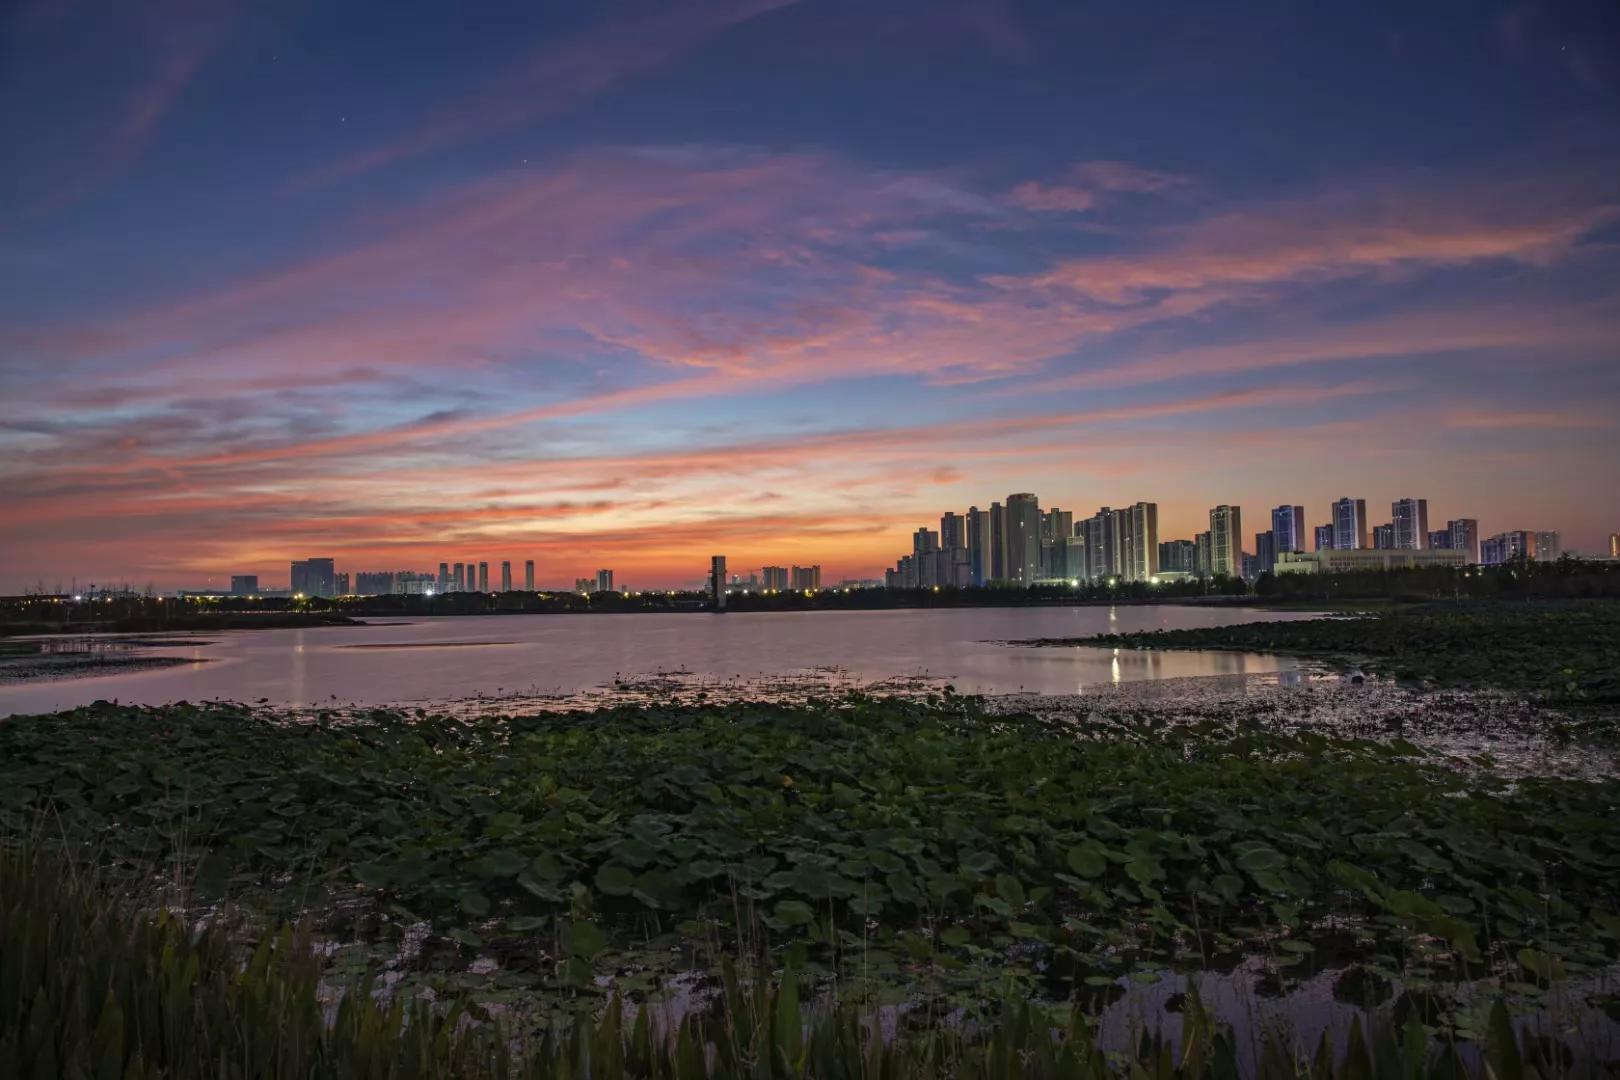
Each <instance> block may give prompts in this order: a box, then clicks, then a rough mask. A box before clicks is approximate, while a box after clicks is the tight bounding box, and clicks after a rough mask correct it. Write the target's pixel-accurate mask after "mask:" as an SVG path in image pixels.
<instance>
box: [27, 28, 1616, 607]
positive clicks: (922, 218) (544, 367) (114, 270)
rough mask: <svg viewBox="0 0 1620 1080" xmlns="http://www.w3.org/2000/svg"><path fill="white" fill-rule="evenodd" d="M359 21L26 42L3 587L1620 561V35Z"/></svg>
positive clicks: (126, 31) (42, 35) (103, 31)
mask: <svg viewBox="0 0 1620 1080" xmlns="http://www.w3.org/2000/svg"><path fill="white" fill-rule="evenodd" d="M340 8H341V10H339V9H337V8H332V9H327V8H322V7H319V6H317V7H315V8H309V9H299V10H291V9H289V10H284V11H283V10H278V11H277V12H275V13H274V14H273V15H268V14H254V13H252V12H250V11H249V10H248V7H247V6H236V5H227V6H223V7H220V8H217V9H209V10H208V11H206V12H198V11H194V10H193V9H192V8H191V7H190V6H183V5H177V4H175V3H174V2H173V0H155V2H154V3H152V4H142V5H126V4H116V3H112V2H111V0H80V2H79V3H76V4H73V5H59V4H48V3H25V4H21V5H16V6H15V7H14V8H13V9H11V10H9V11H8V12H7V13H6V14H5V15H4V16H0V33H4V34H5V35H6V38H7V40H8V42H9V43H11V44H12V46H13V47H12V48H11V49H10V50H8V56H9V57H11V58H12V59H13V61H14V63H13V64H12V65H11V70H10V71H9V72H8V75H9V78H8V79H7V80H5V81H4V83H3V84H0V154H4V156H5V159H6V160H7V161H8V162H10V163H15V164H14V166H13V167H12V168H9V169H7V170H4V173H3V175H0V327H3V329H0V490H4V491H5V493H6V500H5V507H4V511H3V517H0V593H17V592H22V591H24V590H26V589H28V588H31V587H33V586H34V585H35V584H36V583H37V582H40V581H45V582H52V581H55V580H66V579H67V578H69V577H71V576H74V575H77V576H78V577H79V578H80V580H81V581H83V580H84V579H85V578H86V577H90V576H94V577H96V578H98V579H100V580H125V581H132V582H140V583H143V584H144V583H145V582H148V581H150V582H153V583H155V584H156V585H157V586H158V587H159V588H181V587H196V586H199V585H201V584H202V583H204V582H205V581H207V580H208V579H210V578H211V579H213V580H214V581H216V582H219V583H220V584H223V583H224V582H225V581H227V580H228V579H229V576H230V575H233V574H258V575H260V576H261V577H262V578H264V579H265V580H270V579H271V578H272V577H277V578H279V576H280V574H282V573H285V572H286V564H287V562H288V561H289V558H290V557H296V556H297V553H299V552H315V553H318V554H319V555H320V556H321V557H329V558H332V559H335V560H336V561H337V563H338V564H339V565H340V566H343V567H348V568H351V569H358V568H360V567H373V568H380V567H390V566H392V567H403V566H414V567H417V568H418V569H419V570H422V571H427V570H431V569H432V568H434V567H437V566H438V564H439V563H440V562H443V561H445V560H446V559H449V560H450V561H451V562H455V561H461V562H463V563H465V562H467V561H468V560H469V558H470V559H471V560H472V561H474V562H481V563H490V564H493V565H492V566H491V567H489V573H490V575H491V576H492V578H493V579H494V581H495V582H496V583H497V584H498V583H499V582H500V581H501V579H502V568H501V563H502V561H503V560H507V559H513V560H528V559H533V560H534V561H535V564H536V574H537V578H536V580H537V581H539V580H544V581H549V582H563V581H568V580H572V579H573V578H574V577H575V576H577V575H580V574H588V573H592V572H593V571H594V569H595V568H597V567H600V566H613V567H614V568H615V569H616V570H617V571H618V573H619V574H620V575H621V576H622V577H623V579H624V580H628V581H633V582H635V583H637V584H638V585H640V584H645V585H647V586H649V587H657V586H662V585H673V584H677V583H684V582H689V581H693V580H698V579H701V578H702V577H703V570H702V568H703V566H705V565H707V560H708V559H709V557H710V556H711V554H712V552H714V551H727V552H730V553H731V554H732V556H733V558H734V559H737V560H740V561H743V562H746V563H747V564H749V565H767V564H769V565H784V566H785V565H791V564H792V563H793V562H794V561H795V560H802V559H805V558H814V560H815V561H816V562H817V563H819V564H821V565H823V566H824V568H825V571H826V574H827V576H828V577H830V578H835V579H836V578H842V577H862V578H864V577H873V576H876V575H877V574H878V573H879V572H880V571H881V570H882V569H883V568H884V567H886V566H889V565H891V564H892V562H893V559H894V557H895V555H896V554H897V553H898V552H899V551H900V550H901V549H902V548H903V546H904V539H905V538H906V537H908V536H910V535H911V534H912V532H914V530H915V529H916V527H917V524H918V523H919V522H933V521H934V520H935V519H936V518H937V514H936V513H935V512H934V511H935V508H937V507H954V508H956V512H957V513H965V512H966V510H967V508H968V507H970V506H974V505H978V506H980V507H983V508H987V507H988V505H989V501H990V500H989V499H987V498H986V497H985V493H986V492H990V491H994V492H998V494H997V495H995V496H994V498H995V499H996V500H1003V499H1004V498H1005V493H1008V492H1025V491H1034V492H1051V493H1053V494H1054V497H1055V501H1056V502H1057V503H1058V505H1060V506H1063V507H1066V508H1067V507H1075V508H1081V507H1086V508H1094V507H1099V506H1110V507H1127V506H1130V505H1132V504H1134V503H1136V502H1137V501H1139V500H1141V499H1142V498H1143V497H1144V496H1145V495H1147V494H1148V493H1151V494H1152V501H1153V502H1154V503H1155V504H1156V505H1157V508H1158V510H1157V512H1158V515H1159V522H1158V531H1159V534H1160V535H1161V536H1163V537H1194V536H1196V535H1197V534H1198V533H1199V532H1202V531H1205V530H1207V529H1208V528H1209V522H1208V510H1209V508H1210V507H1211V506H1215V505H1221V504H1227V505H1232V506H1240V507H1242V508H1243V509H1244V510H1245V511H1246V525H1245V530H1246V533H1245V535H1244V536H1242V537H1241V540H1242V546H1243V548H1244V549H1245V550H1247V549H1248V548H1249V547H1251V546H1252V544H1253V538H1252V537H1253V533H1254V532H1255V531H1256V527H1257V526H1263V525H1264V524H1265V522H1267V521H1268V520H1269V518H1270V515H1271V511H1272V510H1273V509H1274V508H1275V507H1276V506H1278V505H1279V504H1280V503H1281V500H1282V499H1283V498H1284V497H1286V498H1288V499H1289V500H1292V501H1293V503H1294V504H1295V505H1304V506H1305V507H1306V510H1307V513H1306V519H1305V522H1304V527H1305V529H1306V530H1307V535H1310V533H1311V531H1313V530H1314V529H1315V528H1316V527H1318V526H1320V525H1322V524H1324V523H1326V522H1328V521H1330V520H1331V519H1330V518H1329V517H1327V516H1324V515H1323V511H1322V508H1323V507H1324V506H1325V505H1326V504H1327V503H1329V502H1331V501H1332V500H1334V499H1337V498H1340V497H1342V496H1343V495H1344V494H1345V493H1346V492H1351V493H1370V492H1388V493H1389V494H1388V496H1383V495H1380V496H1379V498H1377V499H1376V500H1374V499H1372V498H1371V497H1367V506H1368V508H1369V513H1368V520H1366V521H1365V522H1361V523H1359V524H1358V523H1354V522H1352V523H1350V524H1351V525H1352V526H1355V527H1360V528H1364V529H1365V530H1366V531H1367V532H1368V534H1369V535H1370V534H1371V533H1372V530H1373V529H1375V528H1377V527H1378V526H1381V525H1384V524H1386V523H1388V524H1395V522H1394V521H1392V520H1391V519H1390V518H1388V517H1386V516H1385V514H1384V512H1383V507H1384V506H1385V505H1387V504H1388V503H1389V502H1390V501H1392V500H1394V499H1397V498H1404V497H1408V496H1413V493H1417V494H1420V495H1426V497H1427V498H1428V500H1429V504H1428V510H1427V521H1428V531H1431V532H1433V531H1437V530H1438V529H1439V527H1440V525H1441V523H1443V522H1445V521H1447V520H1449V519H1451V518H1454V517H1460V516H1466V517H1468V518H1471V519H1475V520H1477V521H1478V522H1479V531H1478V539H1479V540H1483V539H1485V538H1487V537H1491V536H1495V535H1499V534H1502V533H1504V532H1507V531H1513V530H1557V531H1559V532H1560V534H1561V536H1562V539H1563V545H1564V546H1565V547H1566V548H1569V549H1573V550H1580V551H1587V552H1592V553H1595V554H1597V553H1602V552H1603V551H1604V550H1605V549H1606V548H1607V547H1608V546H1609V539H1608V538H1609V536H1610V534H1611V533H1614V532H1615V530H1616V528H1617V527H1620V493H1617V488H1620V485H1617V484H1616V483H1615V482H1614V472H1615V460H1614V457H1615V455H1614V450H1613V447H1614V444H1615V437H1616V425H1617V423H1620V421H1617V417H1620V363H1617V357H1616V348H1617V346H1616V342H1620V245H1617V244H1616V243H1615V241H1616V240H1617V239H1620V181H1617V180H1616V179H1615V178H1616V177H1617V176H1620V125H1616V124H1615V123H1614V122H1613V121H1614V117H1615V115H1616V109H1617V106H1620V51H1617V46H1616V35H1615V34H1614V33H1613V23H1612V15H1611V14H1609V13H1606V12H1605V11H1604V10H1603V9H1602V8H1601V7H1600V6H1599V5H1562V6H1536V5H1528V6H1524V5H1507V4H1503V5H1500V6H1490V5H1463V4H1456V5H1452V4H1438V5H1422V6H1417V7H1414V8H1412V9H1411V10H1396V11H1390V12H1382V13H1379V15H1378V17H1376V18H1373V17H1367V16H1366V15H1365V13H1363V12H1360V11H1353V10H1343V11H1334V10H1325V9H1306V8H1290V7H1276V8H1267V7H1261V6H1258V5H1252V6H1250V5H1245V6H1243V7H1241V8H1237V7H1234V8H1230V9H1222V10H1216V9H1209V10H1202V11H1187V12H1184V13H1182V17H1180V18H1178V19H1176V20H1170V21H1166V20H1162V19H1159V18H1156V17H1155V16H1154V15H1153V13H1151V12H1147V11H1139V10H1133V9H1128V8H1127V9H1120V10H1111V11H1087V10H1082V9H1080V8H1078V7H1077V6H1075V5H1069V4H1063V3H1060V2H1057V0H1032V2H1030V3H1028V4H1020V5H1016V6H1010V5H992V4H982V3H974V2H966V0H944V2H942V3H934V2H930V3H921V2H917V0H896V2H895V3H893V4H885V5H849V4H843V3H838V2H818V0H694V2H691V3H684V4H671V5H651V6H649V5H640V4H633V3H621V2H617V0H609V2H606V3H603V4H599V5H575V6H568V5H563V6H561V7H556V6H553V7H552V8H546V7H544V6H541V7H537V8H534V9H532V10H525V9H521V8H519V9H513V10H503V11H502V13H501V14H500V15H499V16H498V17H497V16H493V15H492V16H491V17H489V18H487V19H480V20H464V21H454V20H452V21H451V23H447V22H446V20H444V19H441V18H437V17H433V16H432V15H430V14H429V13H427V12H426V11H424V10H421V9H416V8H411V9H408V10H399V9H396V8H393V7H391V6H390V7H387V8H385V7H383V6H381V5H368V4H366V3H361V4H356V5H341V6H340ZM1301 493H1305V494H1306V495H1308V496H1309V497H1308V498H1303V499H1302V497H1301ZM1355 497H1357V498H1362V497H1364V495H1356V496H1355ZM1414 497H1415V496H1414ZM1082 512H1085V511H1083V510H1080V509H1077V510H1076V513H1077V514H1078V513H1082ZM1420 516H1421V515H1418V514H1416V513H1413V514H1412V515H1410V519H1409V520H1406V519H1403V520H1404V522H1405V523H1404V525H1403V528H1404V529H1405V530H1406V532H1405V533H1404V535H1409V536H1416V535H1417V530H1418V529H1419V527H1420V523H1419V517H1420ZM977 524H979V525H980V526H981V527H988V522H984V523H977ZM1024 524H1026V525H1027V522H1026V523H1024ZM930 527H932V525H931V526H930ZM963 527H964V529H969V530H971V528H972V527H973V525H972V524H970V523H967V522H964V524H963ZM1021 535H1024V534H1021ZM1023 542H1026V543H1027V540H1026V541H1023ZM1026 554H1027V552H1026ZM511 573H512V580H513V581H514V582H516V581H520V580H526V579H525V577H524V574H523V573H522V568H520V567H517V566H514V567H512V568H511Z"/></svg>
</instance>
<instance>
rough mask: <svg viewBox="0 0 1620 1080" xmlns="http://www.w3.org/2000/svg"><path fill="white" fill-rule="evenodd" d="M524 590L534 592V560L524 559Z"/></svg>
mask: <svg viewBox="0 0 1620 1080" xmlns="http://www.w3.org/2000/svg"><path fill="white" fill-rule="evenodd" d="M523 591H524V592H534V560H533V559H525V560H523Z"/></svg>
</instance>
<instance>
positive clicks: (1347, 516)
mask: <svg viewBox="0 0 1620 1080" xmlns="http://www.w3.org/2000/svg"><path fill="white" fill-rule="evenodd" d="M1366 546H1367V500H1366V499H1351V498H1343V499H1340V500H1339V501H1338V502H1336V503H1334V504H1333V547H1334V548H1335V549H1336V550H1338V551H1356V550H1359V549H1361V548H1365V547H1366Z"/></svg>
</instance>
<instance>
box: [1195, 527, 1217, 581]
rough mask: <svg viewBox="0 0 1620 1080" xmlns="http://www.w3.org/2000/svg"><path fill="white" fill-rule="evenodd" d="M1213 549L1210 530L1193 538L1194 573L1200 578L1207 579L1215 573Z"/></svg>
mask: <svg viewBox="0 0 1620 1080" xmlns="http://www.w3.org/2000/svg"><path fill="white" fill-rule="evenodd" d="M1213 548H1214V545H1213V543H1212V542H1211V540H1210V535H1209V530H1208V529H1205V530H1204V531H1203V532H1201V533H1198V534H1196V535H1195V536H1193V573H1195V574H1197V575H1198V576H1199V577H1203V578H1207V577H1209V576H1210V575H1211V574H1212V573H1214V570H1213V566H1214V563H1215V556H1214V550H1213Z"/></svg>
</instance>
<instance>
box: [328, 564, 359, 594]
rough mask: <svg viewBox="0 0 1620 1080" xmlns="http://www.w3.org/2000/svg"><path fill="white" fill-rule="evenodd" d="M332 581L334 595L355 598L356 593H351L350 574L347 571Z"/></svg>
mask: <svg viewBox="0 0 1620 1080" xmlns="http://www.w3.org/2000/svg"><path fill="white" fill-rule="evenodd" d="M332 581H333V592H334V595H337V596H353V595H354V593H352V592H350V591H349V572H348V571H347V570H345V571H343V572H342V573H341V574H338V575H337V576H336V577H335V578H333V579H332Z"/></svg>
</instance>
